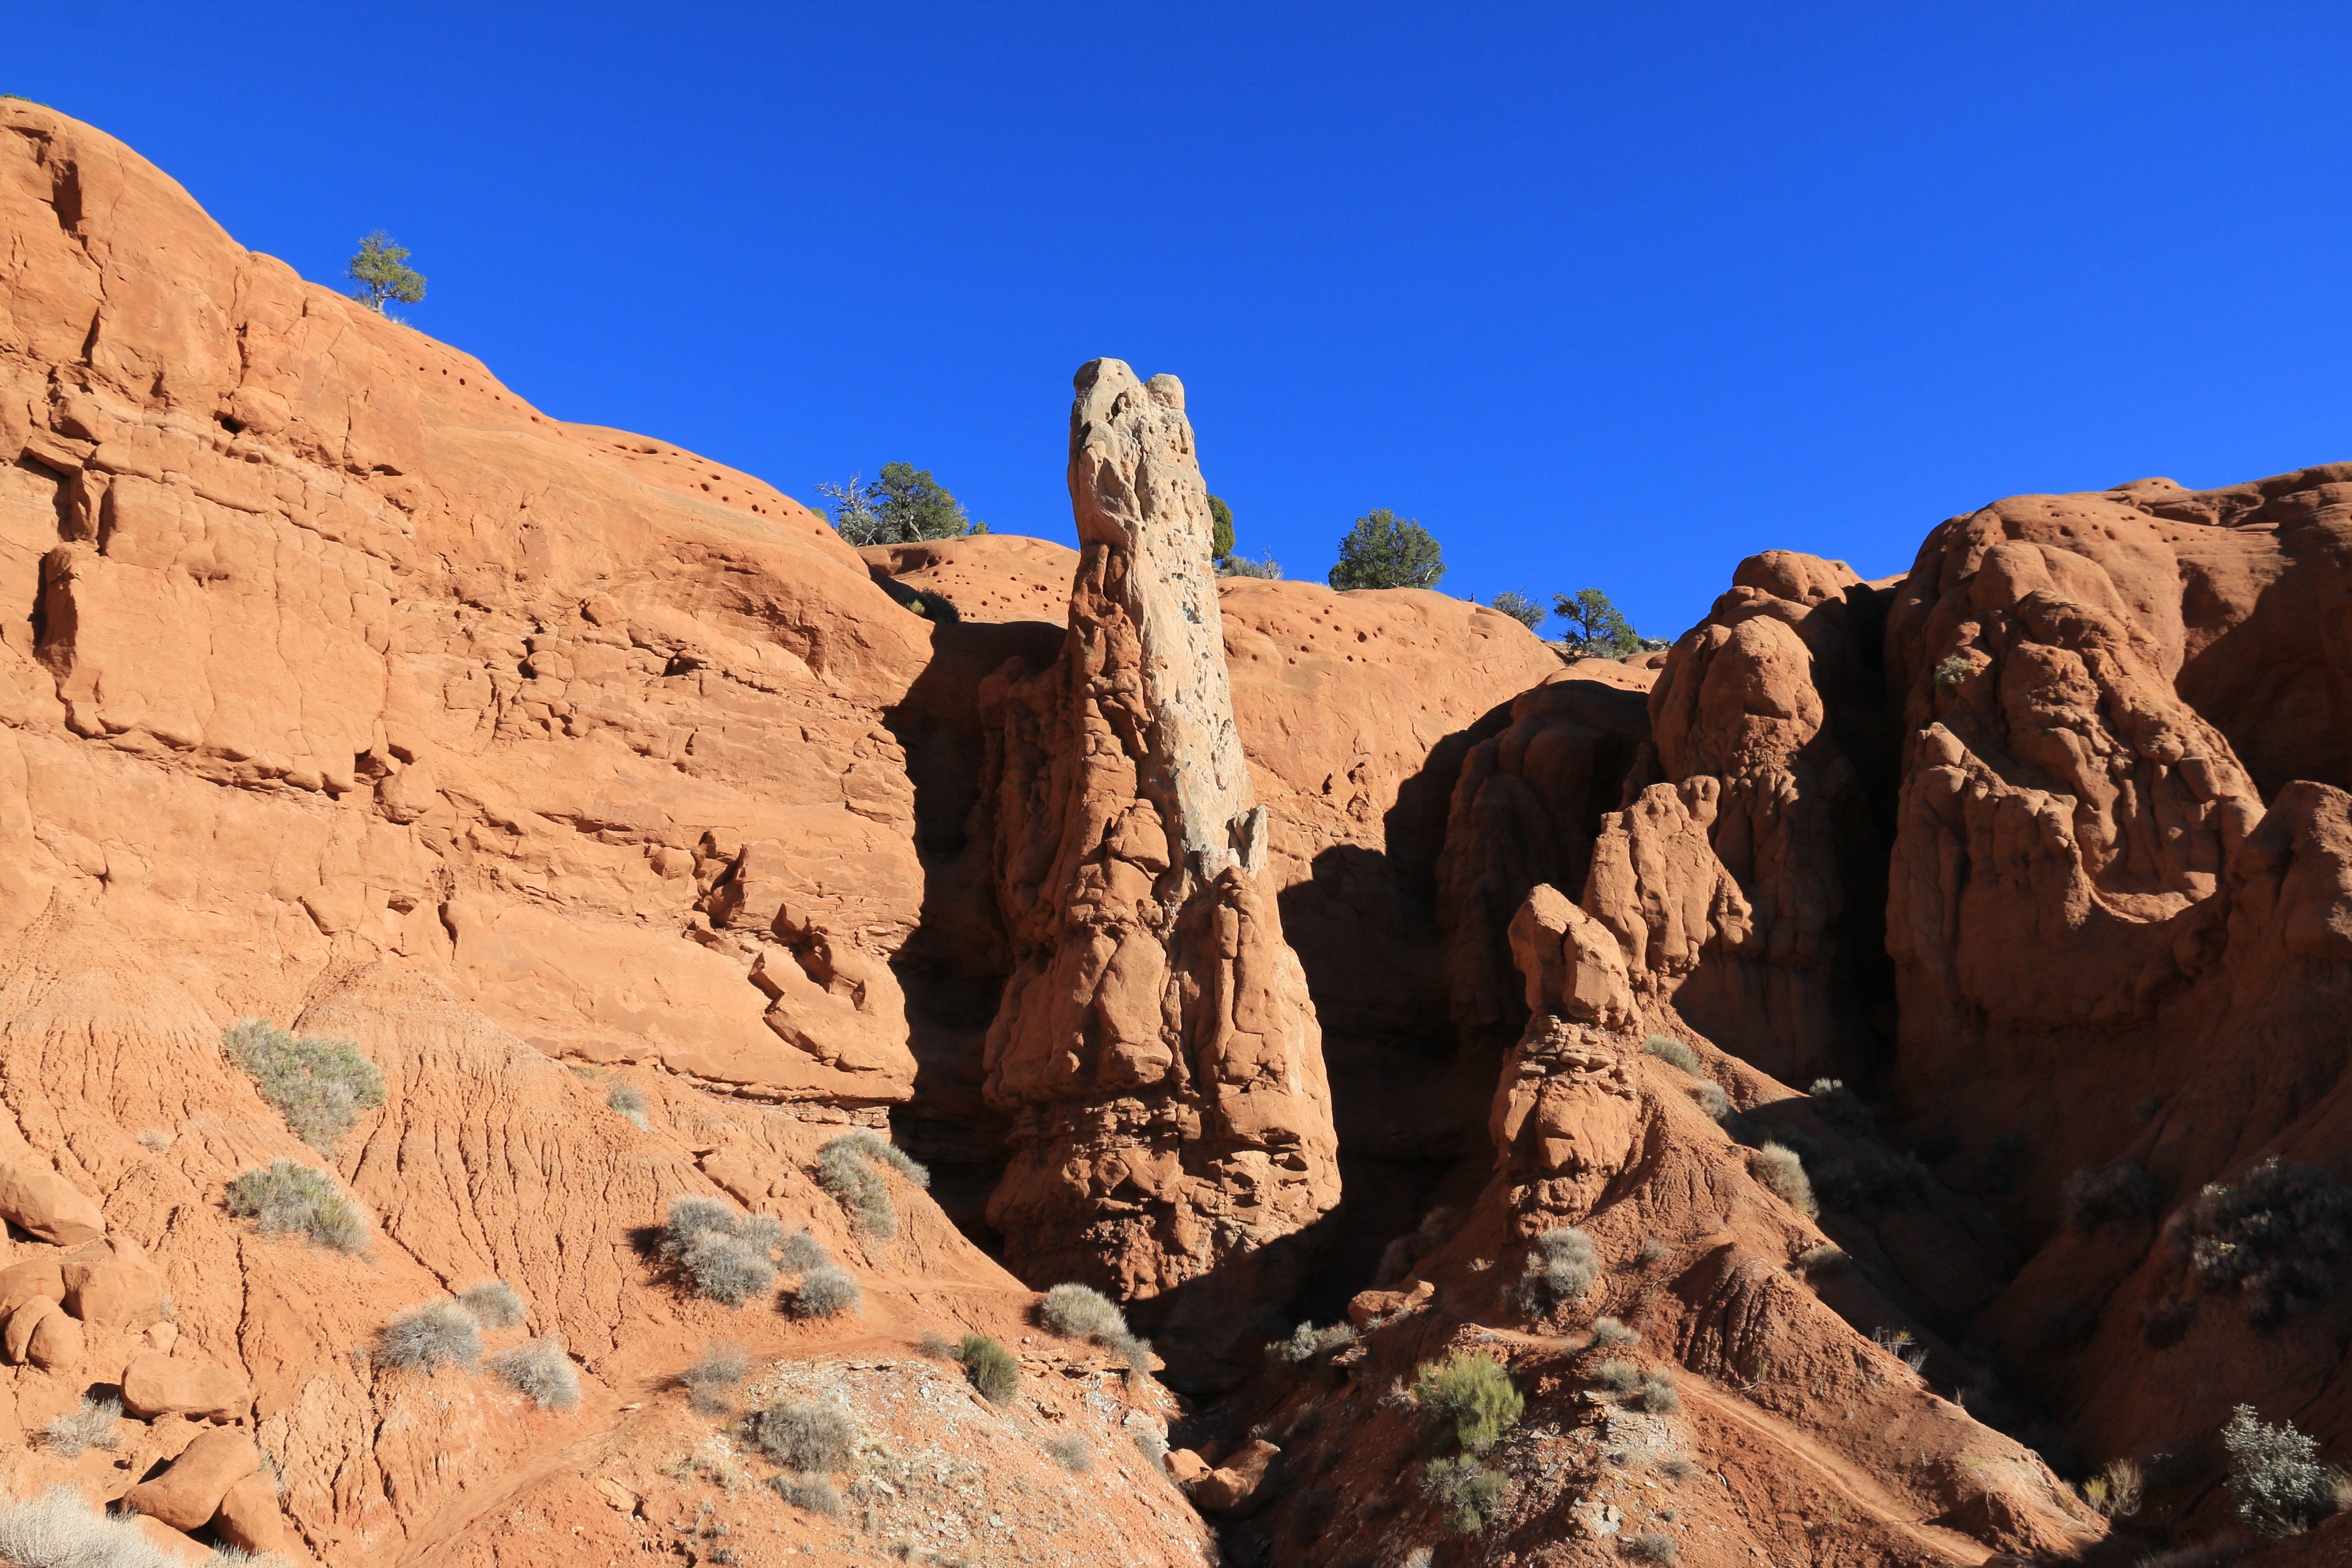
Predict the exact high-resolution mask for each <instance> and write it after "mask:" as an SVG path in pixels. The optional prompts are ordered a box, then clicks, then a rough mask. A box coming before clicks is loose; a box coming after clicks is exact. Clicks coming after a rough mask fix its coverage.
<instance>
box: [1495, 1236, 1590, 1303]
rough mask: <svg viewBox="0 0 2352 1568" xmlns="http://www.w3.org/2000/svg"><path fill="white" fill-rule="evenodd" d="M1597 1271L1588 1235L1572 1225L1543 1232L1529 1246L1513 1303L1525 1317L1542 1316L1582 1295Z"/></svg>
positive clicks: (1514, 1292)
mask: <svg viewBox="0 0 2352 1568" xmlns="http://www.w3.org/2000/svg"><path fill="white" fill-rule="evenodd" d="M1600 1273H1601V1264H1600V1261H1599V1259H1598V1258H1596V1257H1595V1256H1594V1254H1593V1250H1592V1238H1591V1237H1588V1236H1586V1235H1585V1234H1584V1233H1583V1232H1582V1231H1580V1230H1579V1229H1577V1228H1576V1227H1575V1226H1559V1227H1557V1228H1555V1229H1552V1230H1548V1231H1545V1232H1544V1233H1543V1234H1542V1235H1540V1236H1538V1237H1536V1238H1535V1242H1534V1244H1533V1245H1532V1246H1530V1247H1528V1259H1527V1263H1526V1266H1525V1268H1523V1269H1522V1271H1521V1272H1520V1275H1519V1282H1518V1284H1517V1286H1516V1287H1515V1288H1514V1289H1513V1297H1514V1304H1515V1305H1516V1306H1517V1308H1518V1310H1519V1311H1520V1312H1522V1313H1523V1314H1525V1315H1526V1316H1528V1317H1530V1318H1540V1317H1543V1316H1545V1315H1547V1314H1549V1313H1550V1312H1553V1311H1556V1310H1559V1308H1561V1307H1564V1306H1566V1305H1567V1304H1568V1303H1569V1302H1570V1301H1573V1300H1576V1299H1577V1298H1578V1297H1580V1296H1581V1295H1583V1294H1584V1293H1585V1291H1587V1290H1588V1289H1591V1287H1592V1281H1593V1280H1594V1279H1597V1278H1598V1277H1599V1276H1600Z"/></svg>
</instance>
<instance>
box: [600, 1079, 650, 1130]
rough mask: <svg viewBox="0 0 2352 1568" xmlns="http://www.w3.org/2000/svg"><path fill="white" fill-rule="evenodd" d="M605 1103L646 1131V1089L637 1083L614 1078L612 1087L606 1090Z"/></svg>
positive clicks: (637, 1127)
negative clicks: (639, 1086)
mask: <svg viewBox="0 0 2352 1568" xmlns="http://www.w3.org/2000/svg"><path fill="white" fill-rule="evenodd" d="M604 1103H605V1104H606V1105H608V1106H611V1107H612V1108H613V1109H614V1110H617V1111H619V1112H620V1113H621V1114H622V1115H624V1116H625V1117H627V1118H628V1119H629V1120H630V1121H632V1122H634V1123H635V1125H636V1129H637V1131H640V1132H643V1131H646V1127H647V1123H646V1091H645V1090H644V1089H639V1088H638V1087H637V1086H636V1085H635V1084H633V1083H623V1082H622V1081H621V1080H620V1079H614V1080H613V1085H612V1087H611V1088H610V1089H606V1090H605V1091H604Z"/></svg>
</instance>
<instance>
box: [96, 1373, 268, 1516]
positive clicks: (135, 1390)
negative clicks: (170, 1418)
mask: <svg viewBox="0 0 2352 1568" xmlns="http://www.w3.org/2000/svg"><path fill="white" fill-rule="evenodd" d="M252 1406H253V1390H252V1388H251V1387H250V1386H248V1385H247V1383H246V1381H245V1379H243V1378H241V1377H239V1376H237V1375H236V1373H233V1372H231V1371H229V1370H228V1368H226V1367H225V1366H215V1365H214V1364H212V1363H210V1362H202V1361H191V1360H188V1359H185V1358H184V1357H177V1356H171V1355H166V1354H164V1353H163V1352H160V1351H150V1352H146V1353H144V1354H142V1355H136V1356H133V1357H131V1364H130V1365H129V1366H126V1367H124V1368H123V1369H122V1408H123V1409H124V1410H126V1411H128V1412H129V1413H130V1414H131V1415H135V1416H137V1417H139V1419H141V1420H142V1421H152V1420H153V1419H155V1417H157V1416H159V1415H195V1416H201V1417H204V1418H206V1419H209V1420H215V1421H227V1420H232V1419H234V1418H235V1417H236V1416H237V1415H242V1414H244V1413H245V1412H246V1411H247V1410H249V1409H251V1408H252ZM272 1497H273V1499H274V1497H275V1494H274V1493H273V1494H272ZM270 1511H271V1513H272V1514H273V1515H274V1514H275V1513H276V1511H277V1505H276V1503H275V1501H273V1502H272V1504H271V1508H270Z"/></svg>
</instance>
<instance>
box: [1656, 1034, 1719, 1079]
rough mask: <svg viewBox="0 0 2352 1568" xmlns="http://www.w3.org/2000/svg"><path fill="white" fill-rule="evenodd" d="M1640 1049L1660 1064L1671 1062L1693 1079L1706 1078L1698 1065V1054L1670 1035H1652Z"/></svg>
mask: <svg viewBox="0 0 2352 1568" xmlns="http://www.w3.org/2000/svg"><path fill="white" fill-rule="evenodd" d="M1642 1049H1643V1053H1644V1054H1646V1055H1649V1056H1654V1057H1655V1058H1658V1059H1659V1060H1660V1061H1662V1062H1672V1063H1673V1064H1674V1065H1675V1066H1676V1067H1678V1068H1682V1069H1683V1071H1685V1072H1686V1073H1688V1074H1690V1075H1691V1077H1693V1078H1705V1077H1706V1068H1703V1067H1701V1066H1699V1064H1698V1053H1697V1052H1696V1051H1695V1050H1693V1049H1691V1048H1690V1047H1688V1046H1686V1045H1685V1044H1683V1043H1682V1042H1681V1041H1680V1040H1678V1039H1675V1037H1673V1036H1672V1035H1652V1036H1651V1037H1649V1038H1648V1039H1646V1040H1643V1042H1642Z"/></svg>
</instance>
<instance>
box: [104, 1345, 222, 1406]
mask: <svg viewBox="0 0 2352 1568" xmlns="http://www.w3.org/2000/svg"><path fill="white" fill-rule="evenodd" d="M252 1404H253V1390H252V1388H251V1387H250V1386H248V1385H247V1383H246V1381H245V1379H243V1378H241V1377H239V1376H237V1375H236V1373H233V1372H231V1371H229V1370H228V1368H226V1367H225V1366H215V1365H214V1364H212V1363H210V1362H201V1361H188V1360H184V1359H182V1358H180V1357H176V1356H170V1355H165V1354H164V1353H163V1352H160V1351H149V1352H145V1353H143V1354H141V1355H136V1356H133V1357H131V1364H130V1365H129V1366H127V1367H125V1368H124V1369H123V1372H122V1408H123V1409H124V1411H126V1412H127V1413H129V1414H130V1415H136V1416H137V1417H139V1419H141V1420H142V1421H152V1420H153V1419H154V1418H155V1417H157V1416H159V1415H196V1416H202V1417H205V1418H206V1419H208V1420H214V1421H227V1420H232V1419H234V1418H235V1417H236V1416H237V1415H240V1414H242V1413H243V1412H244V1411H245V1410H246V1409H247V1408H248V1407H249V1406H251V1405H252Z"/></svg>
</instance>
